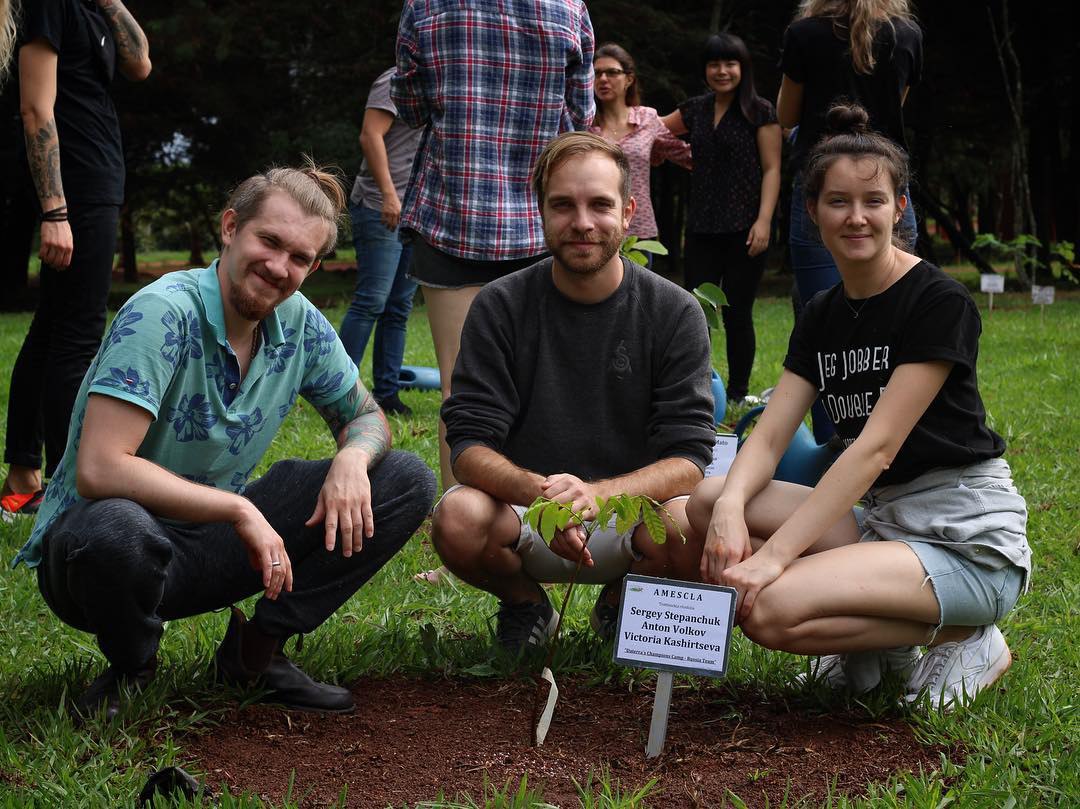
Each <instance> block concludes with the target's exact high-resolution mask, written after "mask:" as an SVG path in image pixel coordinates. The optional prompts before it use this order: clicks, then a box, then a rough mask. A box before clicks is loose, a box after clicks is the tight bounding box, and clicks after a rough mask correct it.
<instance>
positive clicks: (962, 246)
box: [911, 185, 997, 273]
mask: <svg viewBox="0 0 1080 809" xmlns="http://www.w3.org/2000/svg"><path fill="white" fill-rule="evenodd" d="M911 196H913V197H914V198H915V205H916V210H919V209H921V210H923V211H924V212H925V213H926V214H927V215H929V216H932V217H934V221H935V222H937V223H938V225H939V226H940V227H941V229H942V230H944V231H945V233H946V235H947V236H948V237H949V241H950V242H952V245H953V247H955V248H956V249H957V250H958V251H960V253H962V254H963V255H964V257H965V258H966V259H967V260H968V261H970V262H971V263H972V264H974V265H975V267H976V269H978V271H979V272H981V273H996V272H997V270H995V269H994V268H993V266H992V265H991V264H990V262H988V261H987V260H986V259H985V258H983V257H982V256H980V255H979V254H978V253H977V252H976V251H975V248H973V247H972V246H971V242H970V241H969V240H967V239H965V238H964V234H963V233H961V231H960V228H959V227H957V225H956V222H955V220H954V218H953V216H952V214H951V213H950V212H949V210H948V209H947V208H946V207H945V204H944V203H943V202H942V201H941V200H939V199H937V198H935V197H934V196H933V195H932V194H930V193H929V192H928V191H926V190H924V189H923V188H922V187H921V186H919V185H913V186H912V188H911Z"/></svg>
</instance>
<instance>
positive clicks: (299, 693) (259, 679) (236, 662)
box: [214, 607, 355, 713]
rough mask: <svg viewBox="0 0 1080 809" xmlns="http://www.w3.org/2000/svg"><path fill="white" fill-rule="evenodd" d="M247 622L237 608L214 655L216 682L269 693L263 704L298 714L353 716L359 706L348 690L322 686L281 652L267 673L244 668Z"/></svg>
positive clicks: (267, 669) (233, 611) (263, 699)
mask: <svg viewBox="0 0 1080 809" xmlns="http://www.w3.org/2000/svg"><path fill="white" fill-rule="evenodd" d="M245 626H247V619H246V618H245V617H244V614H243V613H242V612H240V610H238V609H236V608H235V607H233V609H232V617H231V618H230V619H229V628H228V629H227V630H225V637H224V639H223V640H222V641H221V645H220V646H219V647H218V650H217V653H216V654H215V655H214V669H215V671H214V679H215V680H216V681H217V682H219V683H223V684H226V685H234V686H240V687H254V688H258V689H262V690H264V691H265V692H266V693H265V694H263V695H262V696H261V697H260V698H259V702H270V703H273V704H275V705H282V706H284V707H286V708H292V709H294V710H298V711H312V712H314V713H349V712H351V711H352V710H353V709H354V707H355V705H354V703H353V698H352V694H350V693H349V691H348V689H346V688H340V687H339V686H336V685H329V684H328V683H319V682H316V681H315V680H313V679H311V678H310V677H309V676H308V675H306V674H305V673H304V672H302V671H301V670H300V669H299V668H297V667H296V665H295V664H294V663H293V662H292V661H291V660H289V658H287V657H286V656H285V655H284V654H282V653H281V652H280V651H278V652H275V653H274V655H273V657H271V658H270V663H269V665H268V666H267V667H266V669H265V670H264V671H261V672H256V671H251V670H250V669H249V668H248V667H247V666H245V665H244V657H243V653H242V652H241V649H242V644H241V638H242V636H243V634H244V627H245Z"/></svg>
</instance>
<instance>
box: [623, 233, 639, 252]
mask: <svg viewBox="0 0 1080 809" xmlns="http://www.w3.org/2000/svg"><path fill="white" fill-rule="evenodd" d="M637 242H638V237H637V236H627V237H626V238H625V239H623V242H622V246H620V247H619V249H620V250H622V251H624V252H625V251H627V250H629V249H630V248H631V247H633V246H634V245H635V244H637Z"/></svg>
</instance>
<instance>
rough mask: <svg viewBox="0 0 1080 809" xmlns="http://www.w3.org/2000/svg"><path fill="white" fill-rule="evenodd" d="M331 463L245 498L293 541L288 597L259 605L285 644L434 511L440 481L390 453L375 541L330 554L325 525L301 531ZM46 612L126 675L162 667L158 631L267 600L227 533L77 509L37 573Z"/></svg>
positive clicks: (276, 479) (262, 625)
mask: <svg viewBox="0 0 1080 809" xmlns="http://www.w3.org/2000/svg"><path fill="white" fill-rule="evenodd" d="M329 469H330V461H327V460H324V461H299V460H290V461H280V462H279V463H276V464H274V465H273V466H271V467H270V469H269V471H267V473H266V474H265V475H263V477H261V478H260V479H259V480H257V481H255V483H253V484H252V485H251V486H250V487H249V488H248V490H247V493H246V494H245V496H246V497H247V498H248V499H249V500H251V501H252V502H253V503H254V504H255V505H256V506H257V507H258V509H259V511H261V512H262V514H263V516H264V517H266V520H267V522H269V523H270V525H271V526H272V527H273V528H274V530H275V531H277V532H278V534H279V535H280V536H281V538H282V539H283V540H284V542H285V550H286V552H287V553H288V554H289V558H290V560H291V561H292V565H293V589H292V592H290V593H286V592H282V593H281V594H280V595H279V596H278V598H277V600H276V601H270V600H268V599H266V598H261V599H259V601H258V602H257V603H256V605H255V616H254V618H253V619H252V620H253V621H254V622H255V623H256V624H257V625H258V627H259V629H260V630H261V631H263V632H265V633H266V634H268V635H271V636H273V637H278V638H282V639H283V640H284V639H286V638H289V637H291V636H292V635H295V634H298V633H305V632H310V631H312V630H313V629H315V627H317V626H319V625H320V624H321V623H322V622H323V621H325V620H326V619H327V618H328V617H330V615H332V614H333V613H334V611H335V610H337V609H338V607H340V606H341V605H342V604H344V603H345V602H346V601H347V600H348V599H349V597H350V596H352V595H353V593H355V592H356V591H357V590H359V589H360V587H361V586H362V585H363V584H364V582H366V581H367V580H368V579H370V578H371V577H372V576H373V575H374V574H375V572H376V571H378V570H379V568H381V567H382V566H383V565H384V564H386V562H387V561H388V560H389V559H390V557H391V556H393V555H394V554H395V553H397V551H398V550H399V549H400V548H401V547H402V546H403V545H404V544H405V543H406V542H407V541H408V540H409V537H411V536H412V535H413V532H414V531H415V530H416V529H417V528H418V527H419V525H420V523H421V521H423V519H424V517H425V516H426V515H427V513H428V511H429V510H430V508H431V504H432V501H433V500H434V498H435V476H434V475H433V474H432V472H431V470H430V469H428V467H427V466H426V465H425V464H424V462H423V461H421V460H420V459H419V458H418V457H416V456H415V455H412V454H410V453H407V452H400V451H392V452H390V453H388V454H387V455H386V457H384V458H383V459H382V461H381V462H380V463H379V464H378V465H377V466H376V467H375V468H374V469H372V470H371V472H370V479H371V496H372V513H373V515H374V519H375V534H374V536H372V537H371V538H370V539H366V540H365V541H364V547H363V550H361V551H360V553H356V554H353V555H352V556H351V557H349V558H345V557H344V556H343V555H342V553H341V548H340V541H339V544H338V546H337V547H336V548H335V550H334V551H333V552H330V553H328V552H327V551H326V548H325V546H324V544H323V526H322V524H319V525H317V526H314V527H312V528H307V527H305V526H304V521H305V520H307V519H308V517H310V516H311V513H312V511H314V509H315V503H316V500H317V498H318V494H319V490H320V489H321V488H322V485H323V481H324V479H325V478H326V473H327V471H328V470H329ZM38 585H39V587H40V589H41V594H42V596H44V598H45V601H46V603H47V604H48V605H49V607H50V608H51V609H52V611H53V612H55V613H56V614H57V616H59V618H60V619H61V620H62V621H64V622H65V623H67V624H70V625H71V626H73V627H75V628H76V629H81V630H83V631H84V632H92V633H94V634H95V635H96V636H97V641H98V645H99V646H100V647H101V651H102V652H103V653H104V654H105V657H107V658H108V660H109V662H110V663H112V664H113V665H114V666H115V667H116V668H118V669H119V670H121V671H128V672H133V671H138V670H140V669H142V668H145V667H146V666H147V665H148V664H149V663H150V662H151V661H152V660H153V659H154V657H155V656H156V654H157V648H158V643H159V641H160V640H161V632H162V622H164V621H169V620H173V619H176V618H186V617H188V616H191V615H198V614H200V613H203V612H208V611H209V610H213V609H220V608H222V607H225V606H228V605H229V604H232V603H234V602H236V601H239V600H241V599H243V598H247V597H248V596H250V595H253V594H255V593H258V592H260V591H261V590H262V589H263V587H262V574H261V573H260V572H259V571H256V570H253V569H252V568H251V565H250V563H249V562H248V557H247V553H246V551H245V547H244V544H243V543H242V542H241V541H240V538H239V537H238V536H237V535H236V532H235V531H234V530H233V527H232V525H230V524H228V523H208V524H171V523H163V522H160V521H159V520H158V519H157V518H156V517H154V516H153V515H152V514H150V513H149V512H148V511H146V509H144V508H143V507H142V506H140V505H138V504H137V503H134V502H132V501H130V500H122V499H108V500H92V501H88V502H83V503H79V504H78V505H75V506H72V507H71V508H70V509H68V510H67V511H66V512H64V514H63V515H62V516H61V517H60V519H59V520H57V522H56V523H55V524H54V525H53V527H52V528H50V529H49V531H48V533H47V534H46V535H45V538H44V546H43V555H42V560H41V564H40V565H39V566H38Z"/></svg>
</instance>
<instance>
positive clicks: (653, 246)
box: [634, 239, 668, 256]
mask: <svg viewBox="0 0 1080 809" xmlns="http://www.w3.org/2000/svg"><path fill="white" fill-rule="evenodd" d="M634 248H635V249H637V250H640V251H642V252H643V253H652V254H653V255H654V256H666V255H667V254H668V249H667V248H666V247H664V245H662V244H661V243H660V242H658V241H656V240H655V239H643V240H641V241H640V242H638V243H637V244H635V245H634Z"/></svg>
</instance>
